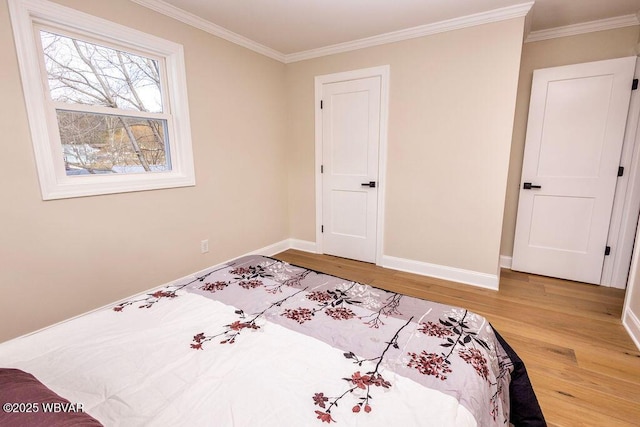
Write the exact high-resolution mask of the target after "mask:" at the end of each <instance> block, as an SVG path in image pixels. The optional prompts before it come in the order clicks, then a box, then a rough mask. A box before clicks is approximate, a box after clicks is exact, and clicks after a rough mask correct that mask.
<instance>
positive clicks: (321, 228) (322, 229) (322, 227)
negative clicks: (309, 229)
mask: <svg viewBox="0 0 640 427" xmlns="http://www.w3.org/2000/svg"><path fill="white" fill-rule="evenodd" d="M320 232H321V233H324V225H321V226H320Z"/></svg>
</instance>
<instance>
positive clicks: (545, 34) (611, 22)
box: [525, 14, 640, 43]
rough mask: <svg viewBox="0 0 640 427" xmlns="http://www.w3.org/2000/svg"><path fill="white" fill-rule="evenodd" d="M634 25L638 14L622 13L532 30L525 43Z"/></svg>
mask: <svg viewBox="0 0 640 427" xmlns="http://www.w3.org/2000/svg"><path fill="white" fill-rule="evenodd" d="M634 25H640V18H639V17H638V14H632V15H623V16H617V17H615V18H607V19H600V20H597V21H589V22H583V23H581V24H573V25H567V26H564V27H556V28H549V29H548V30H539V31H532V32H530V33H529V36H528V37H527V39H526V40H525V43H531V42H537V41H541V40H549V39H555V38H558V37H568V36H576V35H579V34H586V33H593V32H595V31H604V30H614V29H616V28H623V27H632V26H634Z"/></svg>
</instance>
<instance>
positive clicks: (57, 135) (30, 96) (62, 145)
mask: <svg viewBox="0 0 640 427" xmlns="http://www.w3.org/2000/svg"><path fill="white" fill-rule="evenodd" d="M9 5H10V10H11V18H12V24H13V28H14V36H15V40H16V48H17V51H18V59H19V62H20V72H21V75H22V81H23V88H24V93H25V101H26V104H27V112H28V115H29V124H30V128H31V136H32V141H33V146H34V153H35V158H36V164H37V168H38V176H39V179H40V187H41V191H42V197H43V199H45V200H48V199H59V198H67V197H79V196H88V195H97V194H108V193H118V192H127V191H140V190H150V189H158V188H169V187H181V186H188V185H194V184H195V179H194V171H193V157H192V151H191V136H190V129H189V112H188V108H187V97H186V79H185V72H184V59H183V51H182V46H180V45H178V44H176V43H173V42H170V41H167V40H163V39H160V38H157V37H154V36H151V35H148V34H145V33H141V32H139V31H136V30H132V29H130V28H127V27H123V26H121V25H118V24H114V23H112V22H108V21H105V20H103V19H100V18H96V17H93V16H90V15H86V14H84V13H81V12H78V11H76V10H73V9H69V8H66V7H63V6H60V5H57V4H55V3H51V2H48V1H45V0H10V1H9Z"/></svg>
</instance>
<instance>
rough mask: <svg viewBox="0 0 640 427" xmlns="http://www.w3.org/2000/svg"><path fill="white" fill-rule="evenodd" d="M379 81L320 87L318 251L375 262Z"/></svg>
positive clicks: (375, 78) (350, 82) (362, 80)
mask: <svg viewBox="0 0 640 427" xmlns="http://www.w3.org/2000/svg"><path fill="white" fill-rule="evenodd" d="M380 84H381V78H380V76H376V77H369V78H362V79H357V80H349V81H343V82H337V83H326V84H323V85H322V169H323V173H322V226H323V231H322V248H323V252H324V253H327V254H331V255H337V256H341V257H345V258H351V259H356V260H360V261H366V262H375V260H376V229H377V206H378V185H379V183H378V154H379V142H380V105H381V103H380V93H381V92H380Z"/></svg>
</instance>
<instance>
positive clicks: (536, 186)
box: [522, 182, 542, 190]
mask: <svg viewBox="0 0 640 427" xmlns="http://www.w3.org/2000/svg"><path fill="white" fill-rule="evenodd" d="M522 188H524V189H525V190H531V189H533V188H542V186H541V185H532V184H531V183H530V182H525V183H524V185H523V186H522Z"/></svg>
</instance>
